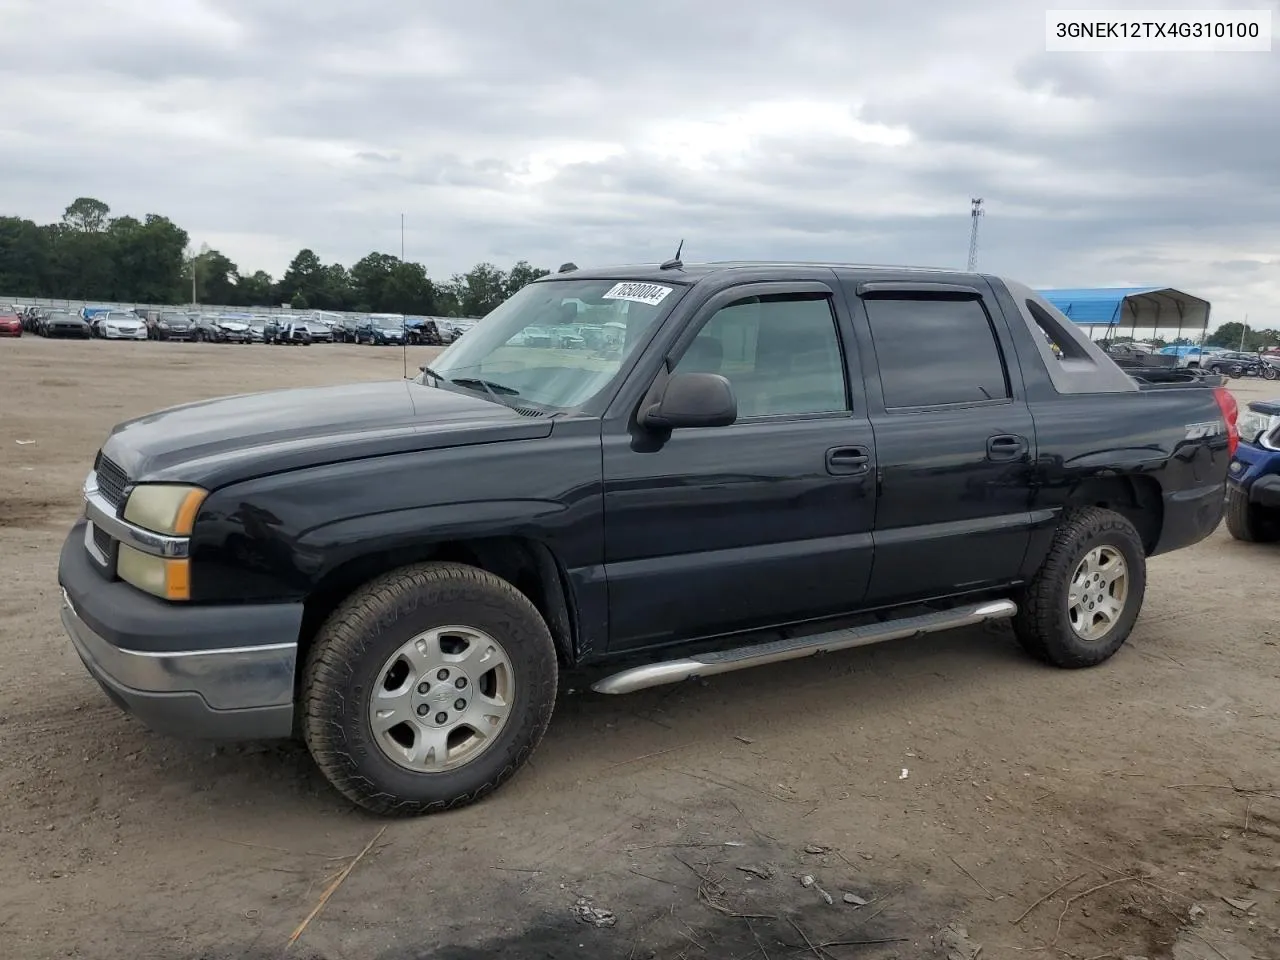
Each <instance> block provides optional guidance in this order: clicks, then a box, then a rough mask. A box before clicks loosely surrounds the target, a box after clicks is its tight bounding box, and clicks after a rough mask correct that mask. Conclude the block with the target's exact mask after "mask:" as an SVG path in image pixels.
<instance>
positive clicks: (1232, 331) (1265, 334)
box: [1205, 320, 1280, 353]
mask: <svg viewBox="0 0 1280 960" xmlns="http://www.w3.org/2000/svg"><path fill="white" fill-rule="evenodd" d="M1242 335H1243V336H1242ZM1242 341H1243V346H1241V343H1242ZM1205 344H1207V345H1208V346H1210V347H1226V348H1227V349H1228V350H1244V351H1245V352H1247V353H1256V352H1257V351H1259V350H1262V349H1265V348H1267V347H1274V346H1277V345H1280V332H1278V331H1276V330H1271V329H1267V330H1255V329H1253V327H1250V326H1246V325H1245V324H1243V323H1237V322H1236V321H1234V320H1232V321H1231V322H1230V323H1224V324H1223V325H1222V326H1220V327H1218V329H1217V330H1215V331H1213V333H1211V334H1209V336H1208V338H1207V339H1206V340H1205Z"/></svg>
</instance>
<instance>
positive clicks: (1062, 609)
mask: <svg viewBox="0 0 1280 960" xmlns="http://www.w3.org/2000/svg"><path fill="white" fill-rule="evenodd" d="M1146 587H1147V571H1146V551H1145V549H1144V548H1143V545H1142V538H1141V537H1140V536H1139V535H1138V531H1137V530H1135V529H1134V527H1133V524H1132V523H1130V522H1129V521H1128V520H1127V519H1126V518H1124V517H1123V516H1121V515H1120V514H1118V513H1115V512H1114V511H1111V510H1105V509H1102V508H1100V507H1084V508H1080V509H1076V510H1073V511H1071V512H1069V513H1067V514H1066V515H1065V516H1064V518H1063V520H1062V522H1061V524H1059V526H1058V530H1057V532H1056V533H1055V535H1054V539H1053V545H1052V547H1050V549H1049V555H1048V557H1047V558H1046V559H1045V561H1044V564H1043V565H1042V566H1041V567H1040V569H1039V571H1037V573H1036V575H1035V576H1034V577H1033V578H1032V580H1031V583H1030V584H1028V585H1027V587H1026V589H1025V590H1024V591H1023V596H1022V598H1021V599H1022V602H1021V603H1020V604H1019V609H1018V615H1017V616H1016V617H1015V618H1014V624H1013V626H1014V633H1015V634H1016V636H1017V638H1018V641H1019V642H1020V643H1021V644H1022V646H1023V647H1024V648H1025V649H1026V650H1027V651H1028V652H1029V653H1031V654H1032V655H1033V656H1035V657H1037V658H1039V659H1041V660H1044V661H1046V662H1048V663H1051V664H1053V665H1054V666H1058V667H1066V668H1079V667H1092V666H1095V665H1096V664H1099V663H1102V662H1103V661H1105V660H1108V659H1110V658H1111V657H1112V656H1113V655H1114V654H1115V653H1116V651H1117V650H1119V649H1120V648H1121V647H1122V646H1123V645H1124V642H1125V641H1126V640H1127V639H1128V638H1129V634H1130V632H1131V631H1132V630H1133V625H1134V622H1135V621H1136V620H1137V619H1138V613H1139V611H1140V610H1141V609H1142V601H1143V598H1144V596H1145V594H1146Z"/></svg>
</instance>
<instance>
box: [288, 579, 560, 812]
mask: <svg viewBox="0 0 1280 960" xmlns="http://www.w3.org/2000/svg"><path fill="white" fill-rule="evenodd" d="M557 680H558V666H557V661H556V651H555V643H554V641H553V640H552V638H551V633H550V631H549V630H548V629H547V625H546V623H545V622H544V621H543V619H542V617H541V615H540V614H539V613H538V610H537V608H536V607H534V605H533V604H532V603H531V602H530V601H529V599H528V598H527V597H526V596H525V595H524V594H522V593H521V592H520V591H518V590H516V588H515V587H513V586H512V585H511V584H510V583H508V582H507V581H505V580H502V579H500V578H498V577H496V576H494V575H493V574H491V573H488V572H486V571H484V570H480V569H478V568H475V567H470V566H464V565H462V564H456V563H424V564H417V565H414V566H409V567H404V568H402V569H400V570H395V571H393V572H391V573H388V574H385V575H383V576H381V577H379V578H377V579H375V580H373V581H371V582H370V583H368V584H366V585H365V586H364V587H362V588H360V589H359V590H357V591H356V592H355V593H354V594H352V595H351V596H350V597H348V598H347V599H346V600H345V601H344V602H343V603H342V604H341V605H340V606H339V607H338V609H337V610H336V611H334V613H333V614H332V615H331V616H330V617H329V619H328V620H327V621H326V622H325V624H324V626H322V627H321V629H320V632H319V634H318V635H317V637H316V640H315V643H314V645H313V646H312V648H311V651H310V653H309V654H308V655H307V658H306V666H305V669H304V673H303V680H302V717H301V720H302V730H303V737H304V739H305V740H306V743H307V747H308V749H309V750H310V751H311V755H312V756H313V757H314V758H315V761H316V764H317V765H318V766H319V768H320V770H321V772H323V773H324V775H325V777H326V778H328V780H329V782H330V783H331V784H332V785H333V786H334V788H335V789H337V790H338V791H339V792H340V793H342V794H343V795H344V796H346V797H347V798H348V799H349V800H351V801H353V802H354V803H356V804H358V805H359V806H361V807H363V808H365V809H366V810H369V811H371V812H373V813H377V814H382V815H395V816H416V815H420V814H425V813H435V812H438V811H442V810H449V809H453V808H456V807H461V806H465V805H467V804H470V803H474V802H475V801H477V800H480V799H481V798H483V797H484V796H486V795H488V794H490V793H492V792H493V791H494V790H496V789H497V788H498V787H499V786H501V785H502V784H503V783H504V782H506V781H507V780H508V779H510V778H511V777H512V776H513V775H514V774H515V773H516V771H517V770H519V769H520V768H521V767H522V766H523V765H524V763H525V762H526V761H527V760H528V759H529V757H530V755H531V754H532V753H533V751H534V749H535V748H536V747H537V745H538V743H539V742H540V741H541V740H542V736H543V734H544V733H545V732H546V729H547V724H548V723H549V722H550V720H551V712H552V709H553V708H554V706H555V697H556V685H557Z"/></svg>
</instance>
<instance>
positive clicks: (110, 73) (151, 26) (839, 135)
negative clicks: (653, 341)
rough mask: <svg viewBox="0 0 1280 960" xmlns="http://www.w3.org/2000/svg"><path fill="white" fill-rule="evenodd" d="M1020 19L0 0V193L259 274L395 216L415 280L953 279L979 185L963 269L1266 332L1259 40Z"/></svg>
mask: <svg viewBox="0 0 1280 960" xmlns="http://www.w3.org/2000/svg"><path fill="white" fill-rule="evenodd" d="M1053 6H1067V5H1066V4H1054V5H1053ZM1085 6H1093V7H1095V8H1096V7H1102V6H1109V5H1107V4H1088V5H1085ZM1161 6H1164V7H1170V6H1178V5H1177V4H1172V3H1169V2H1167V0H1166V2H1164V3H1162V4H1161ZM1187 6H1195V7H1198V8H1205V7H1209V6H1213V4H1210V3H1206V2H1200V3H1198V4H1194V5H1187ZM1233 6H1258V7H1260V8H1261V7H1270V8H1272V9H1275V8H1276V7H1277V4H1276V3H1274V2H1273V3H1270V4H1261V5H1259V4H1257V3H1256V0H1254V2H1252V3H1250V4H1233ZM784 11H785V12H784ZM1273 19H1274V20H1276V21H1277V22H1280V17H1277V16H1274V15H1273ZM1044 38H1045V27H1044V10H1043V5H1037V4H1028V3H1026V2H1025V0H1021V2H1015V0H991V2H988V3H986V4H982V5H973V4H959V3H954V2H953V3H939V2H937V0H916V2H912V3H904V4H900V5H889V4H883V3H877V4H870V3H860V2H855V0H807V2H806V0H788V2H787V3H783V2H781V0H771V2H763V0H696V2H694V0H649V2H648V3H640V2H635V0H592V2H588V0H554V2H550V0H500V2H499V0H466V2H448V3H445V2H438V0H359V2H355V0H306V2H299V0H0V64H2V66H0V212H2V213H5V214H17V215H21V216H25V217H30V218H34V219H37V220H40V221H48V220H54V219H57V218H58V217H59V216H60V215H61V212H62V210H63V208H64V207H65V206H66V205H67V203H69V202H70V201H71V200H72V199H74V198H75V197H77V196H93V197H97V198H99V199H101V200H104V201H106V202H107V203H108V204H110V206H111V208H112V211H113V212H114V213H116V214H123V213H129V214H133V215H135V216H141V215H142V214H145V213H148V212H155V213H162V214H165V215H167V216H170V217H172V218H173V219H174V220H175V221H176V222H177V223H178V224H179V225H180V226H182V227H184V228H185V229H186V230H187V231H188V232H189V233H190V234H191V236H192V240H193V242H194V243H195V244H196V245H199V244H201V243H208V244H209V245H210V246H213V247H216V248H218V249H220V250H222V251H223V252H224V253H226V254H227V255H228V256H230V257H231V258H232V259H233V260H235V261H236V262H237V263H238V264H239V265H240V266H241V269H242V270H243V271H245V272H250V271H252V270H254V269H258V268H262V269H266V270H267V271H269V272H270V273H272V274H273V275H275V276H278V275H279V274H280V272H281V271H282V270H283V268H284V267H285V265H286V264H287V263H288V261H289V260H290V259H291V258H292V257H293V255H294V254H296V253H297V251H298V250H299V248H301V247H304V246H307V247H311V248H312V249H314V250H315V251H316V252H317V253H318V254H319V255H320V256H321V258H322V259H324V260H325V261H326V262H328V261H332V260H339V261H342V262H343V263H346V264H348V265H349V264H350V263H352V262H353V261H355V260H357V259H358V258H359V257H361V256H363V255H364V254H365V253H368V252H369V251H370V250H380V251H383V252H386V253H391V254H398V253H399V249H400V215H401V213H404V214H405V216H406V218H407V232H406V255H407V256H408V257H409V258H410V259H416V260H419V261H421V262H423V263H425V264H426V265H427V267H428V269H429V270H430V272H431V273H432V275H433V276H437V277H447V276H448V275H449V274H451V273H453V272H455V271H459V270H463V269H466V268H468V267H469V266H471V265H472V264H474V263H476V262H477V261H480V260H491V261H493V262H496V263H497V264H498V265H499V266H503V267H506V266H509V265H510V264H511V263H512V262H513V261H515V260H517V259H520V258H525V259H528V260H530V261H532V262H533V263H535V264H537V265H540V266H546V267H551V268H554V267H555V266H557V265H558V264H560V263H561V262H563V261H565V260H573V261H575V262H577V263H579V264H581V265H587V264H600V263H617V262H630V261H637V260H639V261H647V260H655V259H662V258H664V257H666V256H668V255H670V254H671V253H672V252H673V251H674V249H675V246H676V243H677V242H678V241H679V240H680V239H681V238H682V237H683V238H684V239H685V258H686V260H698V259H726V258H746V259H763V258H774V257H787V258H804V259H822V260H830V259H840V260H854V261H864V262H871V263H913V264H925V265H939V266H963V265H964V261H965V258H966V256H967V252H968V240H969V225H970V222H969V216H968V212H969V199H970V197H982V198H984V199H985V201H986V203H985V206H986V209H987V216H986V217H985V218H984V220H983V222H982V226H981V239H980V245H979V258H978V263H979V267H980V268H981V269H984V270H988V271H992V272H999V273H1007V274H1010V275H1013V276H1016V277H1017V278H1019V279H1021V280H1024V281H1026V282H1028V283H1031V284H1032V285H1036V286H1086V285H1088V286H1103V285H1112V284H1125V285H1128V284H1133V285H1137V284H1148V283H1150V284H1158V285H1169V286H1175V287H1180V288H1183V289H1186V290H1187V291H1189V292H1193V293H1196V294H1199V295H1202V296H1205V297H1206V298H1208V299H1210V300H1211V301H1213V304H1214V311H1213V320H1214V322H1215V323H1221V322H1226V321H1228V320H1238V319H1240V318H1241V316H1242V315H1243V314H1244V313H1246V312H1247V313H1248V314H1249V319H1250V323H1252V324H1255V325H1261V326H1280V271H1278V269H1277V268H1278V266H1280V119H1277V118H1278V117H1280V112H1278V111H1277V95H1278V94H1280V44H1278V45H1277V47H1276V51H1277V52H1272V53H1219V54H1124V55H1101V54H1082V53H1046V52H1045V50H1044V46H1045V39H1044Z"/></svg>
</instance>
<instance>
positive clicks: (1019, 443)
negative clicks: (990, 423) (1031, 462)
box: [987, 433, 1029, 460]
mask: <svg viewBox="0 0 1280 960" xmlns="http://www.w3.org/2000/svg"><path fill="white" fill-rule="evenodd" d="M1028 447H1029V444H1028V443H1027V438H1026V437H1019V436H1016V435H1014V434H1011V433H1002V434H999V435H998V436H994V437H988V438H987V459H988V460H1017V459H1018V458H1019V457H1021V456H1022V455H1023V454H1025V453H1026V452H1027V449H1028Z"/></svg>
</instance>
